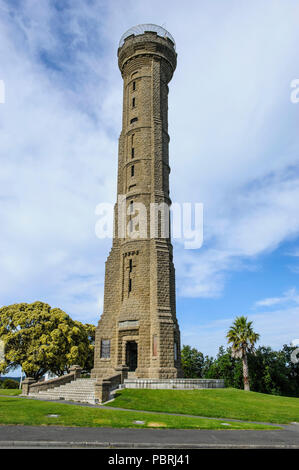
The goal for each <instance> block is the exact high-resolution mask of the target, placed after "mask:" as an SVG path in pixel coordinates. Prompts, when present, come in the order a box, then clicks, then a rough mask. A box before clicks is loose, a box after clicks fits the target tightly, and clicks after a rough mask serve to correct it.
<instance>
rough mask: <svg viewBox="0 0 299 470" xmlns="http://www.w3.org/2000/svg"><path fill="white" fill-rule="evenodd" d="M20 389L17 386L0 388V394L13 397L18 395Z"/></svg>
mask: <svg viewBox="0 0 299 470" xmlns="http://www.w3.org/2000/svg"><path fill="white" fill-rule="evenodd" d="M21 393H22V390H19V389H18V388H0V395H7V396H9V397H14V396H16V395H20V394H21Z"/></svg>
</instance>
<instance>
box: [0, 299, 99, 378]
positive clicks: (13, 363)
mask: <svg viewBox="0 0 299 470" xmlns="http://www.w3.org/2000/svg"><path fill="white" fill-rule="evenodd" d="M91 336H92V328H91V325H88V326H84V325H83V324H82V323H80V322H78V321H74V320H72V319H71V318H70V317H69V315H67V314H66V313H65V312H63V311H62V310H60V309H59V308H51V307H50V306H49V305H48V304H45V303H43V302H34V303H32V304H26V303H21V304H14V305H9V306H7V307H2V308H0V339H1V340H3V341H4V344H5V360H4V362H2V363H0V373H1V372H2V373H4V372H7V371H8V370H11V369H15V368H16V367H18V366H21V367H22V369H23V371H24V372H25V374H26V375H27V376H30V377H33V378H34V379H36V380H38V379H40V378H41V377H42V376H43V375H44V374H45V373H46V372H52V373H54V374H56V375H58V376H61V375H63V374H64V373H65V372H69V368H70V366H71V365H74V364H79V365H80V366H81V367H83V368H85V369H86V364H87V363H88V364H87V368H88V367H89V362H90V355H91V351H93V349H92V348H93V345H91V344H90V337H91Z"/></svg>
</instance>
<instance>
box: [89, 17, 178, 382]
mask: <svg viewBox="0 0 299 470" xmlns="http://www.w3.org/2000/svg"><path fill="white" fill-rule="evenodd" d="M176 60H177V54H176V52H175V43H174V40H173V38H172V37H171V35H170V34H169V33H168V32H167V31H166V30H165V29H163V28H161V27H159V26H156V25H139V26H137V27H134V28H132V29H130V30H129V31H128V32H127V33H125V34H124V35H123V36H122V38H121V41H120V45H119V49H118V64H119V68H120V71H121V74H122V78H123V81H124V88H123V122H122V131H121V134H120V138H119V157H118V182H117V193H118V201H117V203H116V205H115V212H114V232H115V233H114V237H113V246H112V249H111V252H110V254H109V256H108V259H107V261H106V274H105V291H104V310H103V314H102V317H101V319H100V321H99V324H98V327H97V329H96V342H95V358H94V369H93V371H92V377H97V378H104V377H108V376H111V375H113V374H115V371H116V368H117V367H119V366H121V365H127V366H128V367H129V371H130V372H131V375H133V376H135V377H136V378H161V379H170V378H176V377H180V376H181V363H180V332H179V327H178V322H177V319H176V305H175V272H174V266H173V261H172V245H171V241H170V234H169V235H168V234H166V235H165V234H164V233H163V234H162V231H161V229H162V220H164V222H165V212H164V215H163V211H157V212H155V210H154V211H153V209H152V208H153V207H157V205H160V208H161V207H162V206H164V207H165V206H166V208H167V209H169V206H170V204H171V201H170V198H169V172H170V167H169V158H168V144H169V135H168V116H167V115H168V83H169V81H170V80H171V78H172V75H173V72H174V70H175V68H176ZM154 203H155V204H154ZM121 212H122V214H123V216H121ZM166 213H167V211H166ZM153 214H154V219H155V221H156V222H157V220H158V223H157V230H152V228H153V223H154V221H153ZM138 217H139V218H138ZM142 217H143V219H142ZM163 217H164V218H163ZM167 218H168V215H166V219H167ZM136 221H137V222H136ZM166 221H167V220H166ZM141 225H143V230H141ZM166 225H167V224H166ZM138 229H139V232H138ZM134 230H135V235H134ZM136 233H137V235H136ZM162 235H163V236H162Z"/></svg>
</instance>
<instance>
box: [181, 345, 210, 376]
mask: <svg viewBox="0 0 299 470" xmlns="http://www.w3.org/2000/svg"><path fill="white" fill-rule="evenodd" d="M212 360H213V358H209V357H208V356H205V357H204V355H203V354H202V353H201V352H200V351H198V350H197V349H196V348H191V346H185V345H184V346H183V347H182V350H181V364H182V369H183V373H184V377H186V378H190V379H197V378H201V377H203V376H204V374H205V372H206V370H208V369H209V367H210V364H211V362H212Z"/></svg>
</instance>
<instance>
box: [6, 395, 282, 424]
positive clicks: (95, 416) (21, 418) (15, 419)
mask: <svg viewBox="0 0 299 470" xmlns="http://www.w3.org/2000/svg"><path fill="white" fill-rule="evenodd" d="M49 414H55V415H59V416H58V417H57V418H51V417H48V416H47V415H49ZM134 421H144V423H143V424H136V423H134ZM222 422H223V421H217V420H213V419H201V418H189V417H185V416H171V415H161V414H152V413H142V412H134V411H121V410H110V409H101V408H89V407H83V406H78V405H67V404H63V403H51V402H44V401H38V400H32V399H31V400H27V399H24V398H19V397H0V424H2V425H3V424H23V425H32V426H33V425H34V426H36V425H60V426H87V427H113V428H177V429H279V428H278V427H274V428H273V427H272V426H271V427H270V426H266V425H262V424H251V423H238V422H230V423H229V424H230V425H229V426H223V425H222V424H221V423H222ZM225 422H227V421H225Z"/></svg>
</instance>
